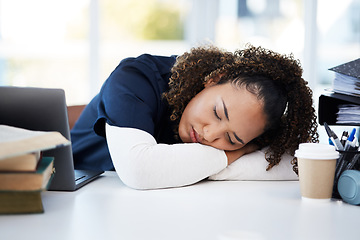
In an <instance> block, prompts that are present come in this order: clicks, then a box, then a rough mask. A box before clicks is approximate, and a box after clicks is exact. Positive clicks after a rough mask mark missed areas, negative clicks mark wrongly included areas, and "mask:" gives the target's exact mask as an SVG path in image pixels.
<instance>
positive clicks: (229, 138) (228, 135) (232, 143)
mask: <svg viewBox="0 0 360 240" xmlns="http://www.w3.org/2000/svg"><path fill="white" fill-rule="evenodd" d="M226 135H227V137H228V140H229V142H230V144H231V145H235V143H234V142H233V141H232V140H231V137H230V134H229V133H226Z"/></svg>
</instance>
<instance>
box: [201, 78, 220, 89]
mask: <svg viewBox="0 0 360 240" xmlns="http://www.w3.org/2000/svg"><path fill="white" fill-rule="evenodd" d="M216 83H217V82H216V81H214V79H213V78H209V79H208V80H207V81H206V82H205V84H204V86H205V88H207V87H211V86H214V85H216Z"/></svg>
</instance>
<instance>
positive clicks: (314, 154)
mask: <svg viewBox="0 0 360 240" xmlns="http://www.w3.org/2000/svg"><path fill="white" fill-rule="evenodd" d="M295 157H297V159H298V170H299V181H300V191H301V196H302V197H303V198H306V199H318V200H329V199H330V198H331V196H332V191H333V185H334V176H335V167H336V159H338V158H339V153H338V152H337V151H336V149H335V147H334V146H331V145H325V144H319V143H302V144H300V145H299V149H298V150H296V151H295Z"/></svg>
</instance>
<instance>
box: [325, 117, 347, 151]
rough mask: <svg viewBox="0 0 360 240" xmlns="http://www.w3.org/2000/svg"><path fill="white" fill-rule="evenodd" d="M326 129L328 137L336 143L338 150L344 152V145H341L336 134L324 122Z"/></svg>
mask: <svg viewBox="0 0 360 240" xmlns="http://www.w3.org/2000/svg"><path fill="white" fill-rule="evenodd" d="M324 127H325V130H326V133H327V135H328V136H329V138H330V139H331V141H332V142H333V143H334V145H335V148H336V150H340V151H342V150H344V147H343V145H342V144H341V142H340V140H339V138H338V137H337V136H336V134H335V133H334V132H333V131H332V130H331V129H330V127H329V125H328V124H327V123H326V122H324Z"/></svg>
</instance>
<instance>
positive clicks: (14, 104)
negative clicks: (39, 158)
mask: <svg viewBox="0 0 360 240" xmlns="http://www.w3.org/2000/svg"><path fill="white" fill-rule="evenodd" d="M0 124H4V125H10V126H14V127H20V128H25V129H30V130H39V131H58V132H60V133H61V134H62V135H63V136H64V137H66V138H67V139H68V140H71V139H70V128H69V123H68V117H67V106H66V99H65V92H64V90H63V89H53V88H33V87H8V86H5V87H2V86H1V87H0ZM43 156H52V157H54V158H55V161H54V166H55V175H54V178H53V180H52V181H51V184H50V186H49V190H56V191H74V190H77V189H79V188H80V187H82V186H84V185H85V184H87V183H89V182H90V181H92V180H94V179H95V178H97V177H98V176H100V175H101V174H102V173H103V171H88V170H75V169H74V162H73V154H72V149H71V145H69V146H66V147H61V148H57V149H53V150H49V151H44V152H43Z"/></svg>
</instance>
